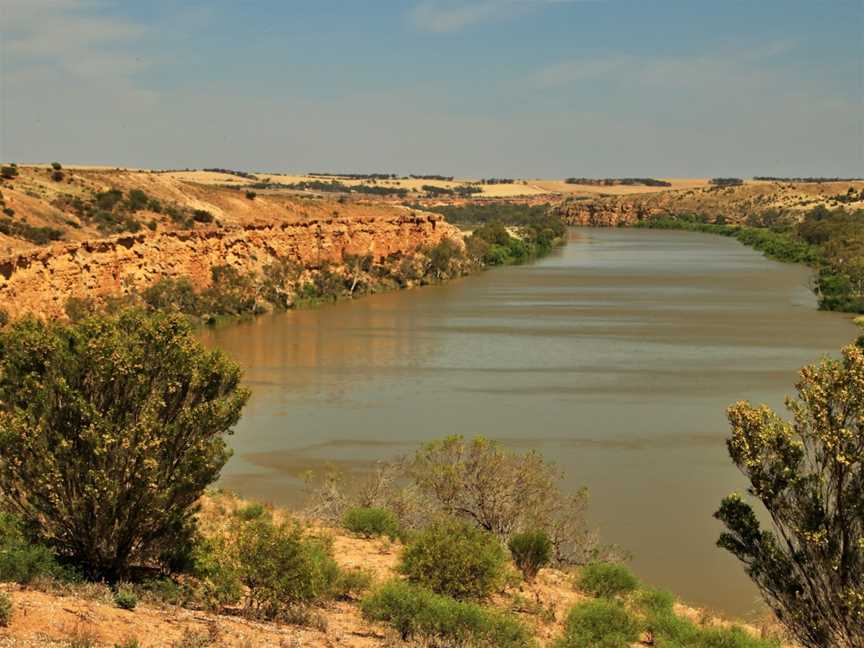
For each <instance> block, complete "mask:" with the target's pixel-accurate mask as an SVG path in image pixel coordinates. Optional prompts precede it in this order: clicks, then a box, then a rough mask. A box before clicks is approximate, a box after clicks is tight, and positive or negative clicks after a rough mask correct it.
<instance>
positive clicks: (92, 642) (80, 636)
mask: <svg viewBox="0 0 864 648" xmlns="http://www.w3.org/2000/svg"><path fill="white" fill-rule="evenodd" d="M98 645H99V641H98V637H97V635H96V632H95V631H94V630H93V628H92V627H90V626H85V625H77V626H75V627H74V628H72V631H71V632H70V633H69V648H96V646H98Z"/></svg>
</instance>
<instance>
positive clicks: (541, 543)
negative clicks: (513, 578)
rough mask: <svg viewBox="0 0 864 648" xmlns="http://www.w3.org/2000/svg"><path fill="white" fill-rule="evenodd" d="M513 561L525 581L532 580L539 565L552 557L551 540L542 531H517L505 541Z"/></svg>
mask: <svg viewBox="0 0 864 648" xmlns="http://www.w3.org/2000/svg"><path fill="white" fill-rule="evenodd" d="M507 547H508V548H509V549H510V555H511V556H513V562H514V563H516V566H517V567H518V568H519V571H521V572H522V576H523V577H524V578H525V580H526V581H529V582H530V581H533V580H534V577H535V576H537V572H538V571H540V568H541V567H545V566H546V565H548V564H549V562H550V560H551V558H552V542H551V541H550V540H549V536H548V535H547V534H546V533H545V532H544V531H526V532H524V533H517V534H516V535H514V536H512V537H511V538H510V542H508V543H507Z"/></svg>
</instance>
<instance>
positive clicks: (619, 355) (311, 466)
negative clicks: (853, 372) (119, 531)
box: [202, 229, 856, 616]
mask: <svg viewBox="0 0 864 648" xmlns="http://www.w3.org/2000/svg"><path fill="white" fill-rule="evenodd" d="M569 238H570V240H569V243H568V245H567V246H566V247H565V248H563V249H561V250H560V251H557V252H556V253H555V254H554V255H553V256H551V257H548V258H546V259H543V260H542V261H540V262H538V263H534V264H531V265H525V266H519V267H509V268H500V269H495V270H491V271H489V272H485V273H482V274H480V275H477V276H473V277H468V278H465V279H461V280H458V281H454V282H451V283H448V284H447V285H443V286H436V287H430V288H422V289H418V290H411V291H402V292H398V293H390V294H383V295H376V296H373V297H368V298H363V299H358V300H355V301H351V302H343V303H339V304H334V305H331V306H326V307H322V308H319V309H315V310H302V311H294V312H289V313H285V314H278V315H269V316H265V317H260V318H258V319H256V320H255V321H252V322H248V323H241V324H237V325H233V326H229V327H226V328H222V329H218V330H211V331H206V332H204V333H203V334H202V335H203V336H204V339H205V341H206V342H207V343H208V344H211V345H214V346H218V347H220V348H222V349H224V350H225V351H227V352H228V353H229V354H230V355H231V356H233V357H234V358H235V359H237V360H238V361H239V362H240V363H241V365H242V366H243V368H244V370H245V377H246V383H247V385H249V386H250V387H251V389H252V392H253V395H252V398H251V400H250V403H249V405H248V406H247V409H246V411H245V413H244V415H243V419H242V421H241V422H240V424H239V425H238V427H237V430H236V434H235V435H234V436H233V437H231V444H232V446H233V448H234V450H235V455H234V457H233V458H232V459H231V461H230V462H229V464H228V466H227V467H226V469H225V471H224V475H223V479H222V484H223V485H224V486H226V487H228V488H232V489H234V490H237V491H239V492H240V493H241V494H244V495H247V496H249V497H256V498H261V499H264V500H267V501H272V502H276V503H281V504H289V505H290V504H296V503H297V502H298V499H299V498H300V496H301V489H302V477H303V474H304V472H305V471H307V470H313V471H321V470H323V469H324V468H325V466H327V465H328V464H329V465H334V466H336V467H338V468H340V469H342V470H345V471H348V472H352V471H353V472H359V471H363V470H365V469H367V468H368V466H369V465H370V464H371V463H372V462H374V461H375V460H376V459H380V458H386V457H392V456H395V455H399V454H405V453H409V452H411V451H412V450H413V449H415V448H416V447H417V446H418V444H419V443H420V442H422V441H425V440H430V439H435V438H440V437H442V436H444V435H446V434H452V433H460V434H464V435H466V436H473V435H485V436H488V437H492V438H495V439H500V440H501V441H503V442H504V443H506V444H507V445H509V446H511V447H514V448H518V449H524V448H536V449H538V450H539V451H540V452H542V453H543V454H544V455H545V456H546V457H548V458H549V459H552V460H554V461H555V462H557V463H558V465H559V466H560V467H561V468H562V469H563V471H564V472H565V474H566V481H567V483H568V484H569V485H570V486H572V487H574V488H575V487H577V486H579V485H586V486H588V487H589V489H590V491H591V518H592V522H593V523H595V524H596V525H597V526H599V528H600V529H601V532H602V534H603V537H604V539H606V540H607V541H610V542H615V543H618V544H621V545H623V546H625V547H627V548H629V549H630V550H631V551H632V552H633V553H634V556H635V557H634V560H633V563H632V564H633V568H634V570H635V571H636V572H637V574H638V575H639V576H640V577H641V578H643V579H644V580H645V581H647V582H649V583H651V584H653V585H656V586H662V587H665V588H669V589H671V590H673V591H674V592H676V593H678V594H679V595H680V596H681V597H682V598H684V599H685V600H687V601H688V602H690V603H693V604H696V605H705V606H708V607H710V608H712V609H714V610H718V611H721V612H725V613H728V614H733V615H738V616H742V615H744V616H749V615H751V614H755V613H756V611H757V610H759V604H758V596H757V593H756V591H755V590H754V588H753V587H752V586H751V584H750V583H749V581H748V580H747V578H746V577H745V576H744V575H743V571H742V569H741V567H740V566H739V565H738V563H737V562H736V561H735V560H734V559H733V558H731V557H730V556H728V555H727V554H725V553H724V552H723V551H721V550H720V549H717V548H716V547H715V541H716V539H717V536H718V534H719V532H720V530H721V529H720V525H719V523H718V522H716V521H715V520H713V519H712V513H713V512H714V511H715V510H716V508H717V505H718V503H719V502H720V499H721V498H722V497H723V496H724V495H725V494H727V493H729V492H731V491H733V490H739V491H740V490H743V488H744V485H745V484H744V482H743V479H742V478H741V476H740V475H739V473H738V472H737V470H736V469H735V468H734V466H732V464H731V463H730V461H729V459H728V457H727V454H726V450H725V447H724V439H725V437H726V436H727V424H726V421H725V417H724V409H725V407H726V406H727V405H728V404H730V403H732V402H734V401H735V400H738V399H749V400H753V401H759V402H765V403H768V404H769V405H772V406H774V407H777V408H780V407H782V404H783V398H784V395H786V394H788V393H790V392H791V391H792V386H793V383H794V381H795V377H796V370H797V368H798V367H800V366H801V365H803V364H806V363H808V362H811V361H814V360H816V359H818V358H819V357H820V356H821V355H823V354H825V353H833V352H836V351H837V350H838V349H839V347H840V346H841V345H843V344H845V343H847V342H848V341H849V340H851V339H852V338H853V337H854V336H855V334H856V329H855V327H854V325H853V324H852V323H851V319H850V318H849V317H848V316H845V315H841V314H836V313H824V312H819V311H817V310H816V303H815V299H814V297H813V295H812V293H811V292H810V290H809V288H808V282H809V280H810V275H809V272H808V270H807V269H806V268H803V267H801V266H795V265H788V264H782V263H777V262H773V261H769V260H767V259H765V258H763V257H762V256H761V255H760V254H759V253H757V252H754V251H753V250H750V249H748V248H745V247H744V246H742V245H740V244H739V243H737V242H736V241H734V240H730V239H727V238H724V237H720V236H711V235H707V234H696V233H689V232H666V231H647V230H633V229H573V230H571V232H570V236H569Z"/></svg>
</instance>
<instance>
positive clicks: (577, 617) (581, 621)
mask: <svg viewBox="0 0 864 648" xmlns="http://www.w3.org/2000/svg"><path fill="white" fill-rule="evenodd" d="M639 629H640V628H639V624H638V623H637V621H636V619H634V618H633V616H631V615H630V613H629V612H627V610H625V609H624V608H623V607H622V606H621V605H619V604H618V603H616V602H614V601H608V600H597V601H587V602H585V603H580V604H579V605H577V606H575V607H574V608H573V609H572V610H570V613H569V614H568V615H567V620H566V621H565V624H564V636H563V637H561V638H560V639H559V640H558V641H557V642H556V643H555V648H588V647H589V646H590V647H591V648H630V646H631V645H633V644H634V643H636V641H638V639H639ZM687 645H688V646H689V645H690V644H687Z"/></svg>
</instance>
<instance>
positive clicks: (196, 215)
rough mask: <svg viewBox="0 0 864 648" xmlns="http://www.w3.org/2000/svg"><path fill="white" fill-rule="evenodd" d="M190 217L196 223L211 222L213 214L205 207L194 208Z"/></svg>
mask: <svg viewBox="0 0 864 648" xmlns="http://www.w3.org/2000/svg"><path fill="white" fill-rule="evenodd" d="M192 219H193V220H194V221H195V222H196V223H212V222H213V214H211V213H210V212H209V211H207V210H206V209H196V210H194V211H193V212H192Z"/></svg>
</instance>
